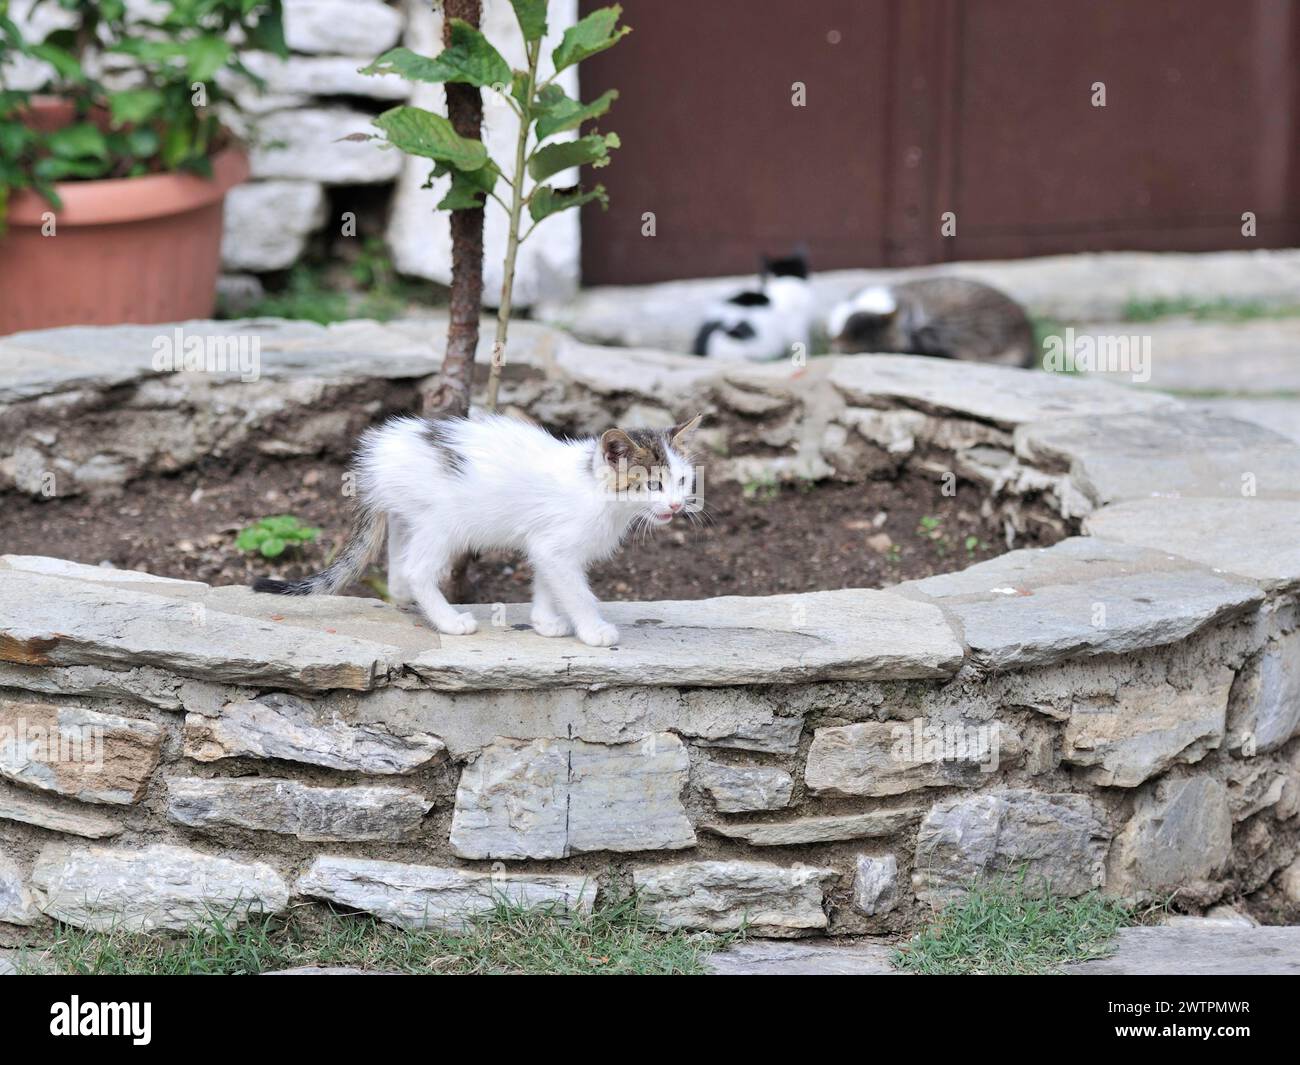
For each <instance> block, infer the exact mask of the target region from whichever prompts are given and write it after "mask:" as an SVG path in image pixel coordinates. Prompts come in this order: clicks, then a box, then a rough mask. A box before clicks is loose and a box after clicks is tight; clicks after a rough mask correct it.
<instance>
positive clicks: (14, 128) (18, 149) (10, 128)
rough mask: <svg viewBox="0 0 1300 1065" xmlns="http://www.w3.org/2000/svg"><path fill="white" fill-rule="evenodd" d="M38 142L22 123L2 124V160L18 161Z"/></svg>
mask: <svg viewBox="0 0 1300 1065" xmlns="http://www.w3.org/2000/svg"><path fill="white" fill-rule="evenodd" d="M34 140H36V133H35V131H33V130H31V129H28V127H26V126H24V125H23V124H22V123H21V122H0V158H8V159H17V158H18V156H20V155H22V153H23V152H24V151H25V150H26V149H27V148H28V147H29V146H30V145H31V143H32V142H33V141H34Z"/></svg>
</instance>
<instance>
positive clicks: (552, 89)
mask: <svg viewBox="0 0 1300 1065" xmlns="http://www.w3.org/2000/svg"><path fill="white" fill-rule="evenodd" d="M617 99H618V90H617V89H610V90H609V91H608V92H606V93H603V94H602V95H600V96H599V97H597V98H596V99H595V100H592V102H591V103H589V104H584V103H579V102H578V101H577V100H574V99H571V98H570V97H569V96H567V95H566V94H565V92H564V90H563V89H561V88H560V87H559V86H558V85H548V86H546V88H545V89H543V90H542V91H541V92H540V93H538V96H537V101H538V115H539V117H538V119H537V139H538V140H539V141H544V140H546V138H547V137H549V136H551V135H552V134H553V133H563V132H564V131H565V130H566V129H577V128H578V126H580V125H582V123H584V122H587V121H589V120H591V119H593V118H599V117H600V116H601V115H603V114H604V113H605V112H606V111H608V110H609V109H610V106H611V105H612V104H613V103H614V101H615V100H617Z"/></svg>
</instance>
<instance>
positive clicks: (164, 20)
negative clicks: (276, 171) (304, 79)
mask: <svg viewBox="0 0 1300 1065" xmlns="http://www.w3.org/2000/svg"><path fill="white" fill-rule="evenodd" d="M37 4H38V6H42V7H44V8H46V9H56V10H51V12H50V13H51V14H53V15H57V16H58V17H57V19H56V20H55V21H57V23H58V28H56V29H54V30H52V31H51V32H49V33H47V34H46V35H45V36H44V37H43V38H42V39H41V40H28V39H26V38H25V37H24V35H23V32H22V31H21V29H20V28H19V26H18V24H17V23H16V22H15V21H14V19H12V18H11V17H10V7H11V4H10V0H0V291H3V292H4V293H5V299H4V300H3V301H0V334H3V333H11V332H15V331H17V330H21V329H35V328H45V327H50V326H58V325H70V324H109V323H114V322H166V321H179V320H183V319H187V318H203V317H207V316H208V315H210V314H211V311H212V306H213V302H214V298H215V293H216V278H217V272H218V269H219V266H220V249H221V212H222V204H223V201H224V199H225V195H226V192H227V191H228V190H229V189H230V188H231V187H232V186H234V185H236V184H238V183H239V182H240V181H242V180H244V178H246V177H247V176H248V162H247V157H246V156H245V154H244V151H243V149H242V148H241V146H240V145H239V144H238V142H237V141H236V140H235V138H234V137H233V136H232V135H231V134H230V133H229V131H228V130H227V129H225V128H224V127H223V126H222V124H221V122H220V119H219V117H218V114H219V110H220V107H221V105H222V104H226V103H228V102H229V98H228V95H227V93H226V92H225V90H224V89H223V86H222V81H223V80H224V78H219V77H218V75H221V74H223V72H226V71H232V72H235V73H237V74H239V75H241V76H242V77H244V78H246V79H248V81H249V82H251V83H252V84H253V85H255V86H256V85H260V81H259V79H258V78H257V77H256V76H255V75H254V74H253V73H252V72H250V71H249V70H248V69H247V68H245V67H244V65H243V64H242V62H241V61H240V58H239V53H238V51H237V50H236V48H235V46H234V45H232V44H231V40H232V39H234V38H236V37H242V39H243V40H244V41H246V42H247V47H248V48H250V49H257V50H261V51H269V52H272V53H275V54H279V55H284V54H286V49H285V45H284V34H283V30H282V21H281V4H280V0H158V3H156V4H154V5H152V6H151V7H150V8H149V9H148V13H147V14H146V15H143V16H139V17H136V16H131V15H129V14H128V11H127V6H126V4H125V3H124V2H123V0H37ZM24 58H25V59H26V60H29V61H38V62H39V63H42V64H45V66H46V68H47V69H48V70H49V71H50V72H51V73H50V74H49V77H48V79H47V80H46V81H45V83H44V84H42V85H39V86H37V87H36V88H35V89H34V90H28V89H22V90H20V89H14V88H9V87H7V86H6V85H5V83H4V81H3V80H2V79H3V78H4V76H5V75H4V71H5V70H6V69H9V68H10V67H11V66H12V64H13V63H14V62H15V61H18V60H21V59H24Z"/></svg>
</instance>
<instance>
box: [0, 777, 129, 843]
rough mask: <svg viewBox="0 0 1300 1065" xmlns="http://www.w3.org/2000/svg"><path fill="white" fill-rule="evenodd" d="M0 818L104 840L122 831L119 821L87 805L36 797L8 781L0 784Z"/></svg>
mask: <svg viewBox="0 0 1300 1065" xmlns="http://www.w3.org/2000/svg"><path fill="white" fill-rule="evenodd" d="M0 821H17V822H20V823H21V824H25V825H35V826H36V827H37V828H44V829H48V830H49V831H51V832H63V833H66V834H67V835H70V836H83V837H85V838H86V839H104V838H106V837H108V836H116V835H118V834H119V833H120V832H121V831H122V825H121V823H120V822H119V821H117V820H115V819H114V818H111V817H105V816H104V815H103V814H101V813H98V812H97V811H95V810H93V809H90V808H89V807H86V806H83V805H81V804H79V803H75V802H70V801H65V800H61V799H56V798H54V797H53V796H50V795H40V796H38V795H35V794H33V793H31V792H29V791H26V790H25V789H22V788H15V787H11V786H10V785H8V784H0Z"/></svg>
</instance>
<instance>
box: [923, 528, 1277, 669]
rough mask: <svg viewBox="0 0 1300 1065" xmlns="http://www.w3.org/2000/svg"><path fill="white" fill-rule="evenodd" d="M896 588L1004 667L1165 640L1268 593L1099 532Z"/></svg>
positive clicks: (990, 662) (989, 662) (986, 660)
mask: <svg viewBox="0 0 1300 1065" xmlns="http://www.w3.org/2000/svg"><path fill="white" fill-rule="evenodd" d="M898 590H899V591H903V592H905V593H907V594H915V595H918V596H922V597H924V598H926V599H927V600H928V601H930V602H933V603H937V604H940V605H942V606H943V607H944V608H945V609H946V610H948V611H949V613H950V614H951V615H952V616H953V617H954V618H955V619H956V621H957V622H958V623H959V624H960V625H961V626H962V628H963V630H964V633H965V640H966V644H967V646H968V647H969V648H970V649H971V652H972V654H973V656H974V658H975V660H976V661H977V662H979V663H980V664H982V665H984V666H987V667H989V668H991V669H998V670H1002V669H1012V668H1021V667H1024V666H1041V665H1048V664H1050V663H1053V662H1059V661H1061V660H1063V659H1065V658H1069V657H1072V656H1075V655H1094V654H1119V653H1124V652H1128V651H1136V650H1140V649H1142V648H1144V647H1157V646H1163V645H1165V644H1169V643H1174V642H1176V641H1179V640H1182V639H1185V638H1186V637H1188V636H1190V635H1192V633H1194V632H1197V631H1199V630H1200V629H1202V628H1204V627H1205V626H1206V625H1209V624H1211V623H1212V622H1215V621H1219V620H1223V619H1226V618H1229V617H1233V616H1235V615H1237V614H1239V613H1241V612H1243V611H1245V610H1247V609H1249V608H1251V607H1253V606H1256V605H1257V604H1258V603H1259V602H1261V600H1262V598H1263V597H1262V594H1261V593H1260V591H1259V589H1258V588H1257V587H1255V586H1254V585H1253V584H1251V583H1249V582H1247V581H1245V580H1242V579H1240V578H1236V577H1230V576H1226V575H1222V574H1218V573H1214V572H1212V571H1210V570H1208V569H1206V568H1205V567H1203V566H1200V565H1197V564H1195V563H1193V562H1188V561H1187V560H1185V559H1182V558H1178V557H1176V556H1174V555H1170V554H1167V553H1165V552H1161V551H1155V550H1149V549H1146V548H1140V547H1131V546H1129V545H1126V544H1117V543H1113V542H1110V541H1108V540H1107V541H1103V540H1097V539H1093V538H1091V537H1073V538H1071V539H1068V540H1062V541H1061V542H1060V543H1058V544H1054V545H1053V546H1052V547H1047V548H1028V549H1025V550H1021V551H1012V552H1011V553H1009V554H1006V555H1001V556H999V557H997V558H992V559H989V560H988V561H987V562H981V563H979V564H978V565H975V566H971V567H969V568H968V569H965V570H962V571H961V572H960V573H948V574H941V575H939V576H936V577H927V578H926V579H924V580H920V581H909V582H907V583H905V584H902V585H899V588H898Z"/></svg>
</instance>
